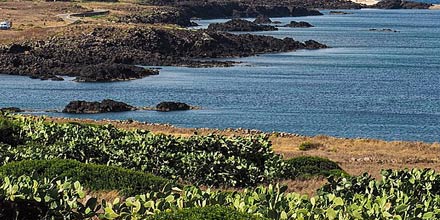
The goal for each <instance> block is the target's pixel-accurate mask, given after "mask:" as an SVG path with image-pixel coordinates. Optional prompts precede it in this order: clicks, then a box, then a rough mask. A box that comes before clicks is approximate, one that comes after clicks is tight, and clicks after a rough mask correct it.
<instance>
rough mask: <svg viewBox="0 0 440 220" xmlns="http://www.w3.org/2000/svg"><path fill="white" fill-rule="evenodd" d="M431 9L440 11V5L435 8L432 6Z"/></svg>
mask: <svg viewBox="0 0 440 220" xmlns="http://www.w3.org/2000/svg"><path fill="white" fill-rule="evenodd" d="M429 9H433V10H440V4H437V5H433V6H431V7H430V8H429Z"/></svg>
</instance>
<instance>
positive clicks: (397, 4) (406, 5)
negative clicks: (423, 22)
mask: <svg viewBox="0 0 440 220" xmlns="http://www.w3.org/2000/svg"><path fill="white" fill-rule="evenodd" d="M431 6H432V4H429V3H423V2H412V1H402V0H382V1H380V2H378V3H377V4H376V5H374V6H373V8H381V9H428V8H430V7H431Z"/></svg>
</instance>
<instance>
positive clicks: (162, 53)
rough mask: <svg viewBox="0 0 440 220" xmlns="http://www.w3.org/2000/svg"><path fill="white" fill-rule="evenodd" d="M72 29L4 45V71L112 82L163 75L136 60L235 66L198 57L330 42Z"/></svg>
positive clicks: (154, 63)
mask: <svg viewBox="0 0 440 220" xmlns="http://www.w3.org/2000/svg"><path fill="white" fill-rule="evenodd" d="M67 28H68V30H65V32H66V33H71V34H66V35H62V36H54V37H51V38H49V39H47V40H40V41H26V42H21V43H15V44H12V45H4V46H2V47H0V60H1V63H0V74H10V75H23V76H30V77H32V78H39V79H55V80H59V76H70V77H76V79H75V80H76V81H78V82H108V81H120V80H130V79H139V78H143V77H146V76H150V75H155V74H158V72H157V70H150V69H144V68H141V67H136V66H135V65H142V66H167V65H173V66H196V67H197V66H199V67H206V66H230V65H231V62H218V61H198V60H196V59H202V58H228V57H243V56H251V55H256V54H261V53H272V52H287V51H294V50H298V49H320V48H326V47H327V46H326V45H323V44H320V43H318V42H316V41H306V42H299V41H295V40H293V39H292V38H285V39H277V38H274V37H269V36H257V35H250V34H244V35H234V34H230V33H225V32H217V31H208V30H197V31H194V30H185V29H179V28H175V29H165V28H151V27H145V26H134V27H119V26H105V27H90V26H87V25H78V26H72V27H67Z"/></svg>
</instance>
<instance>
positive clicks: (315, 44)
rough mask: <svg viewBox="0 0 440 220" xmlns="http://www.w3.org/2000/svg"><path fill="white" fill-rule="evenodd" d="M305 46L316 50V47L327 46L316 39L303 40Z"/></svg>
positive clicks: (322, 47)
mask: <svg viewBox="0 0 440 220" xmlns="http://www.w3.org/2000/svg"><path fill="white" fill-rule="evenodd" d="M304 45H305V48H306V49H309V50H316V49H324V48H328V46H327V45H325V44H321V43H319V42H317V41H314V40H308V41H305V42H304Z"/></svg>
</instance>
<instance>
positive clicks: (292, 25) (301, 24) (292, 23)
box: [284, 21, 313, 28]
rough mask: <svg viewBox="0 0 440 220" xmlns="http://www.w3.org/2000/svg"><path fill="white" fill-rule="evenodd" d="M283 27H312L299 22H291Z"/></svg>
mask: <svg viewBox="0 0 440 220" xmlns="http://www.w3.org/2000/svg"><path fill="white" fill-rule="evenodd" d="M284 27H291V28H309V27H313V25H311V24H310V23H308V22H305V21H300V22H296V21H291V22H290V24H286V25H285V26H284Z"/></svg>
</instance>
